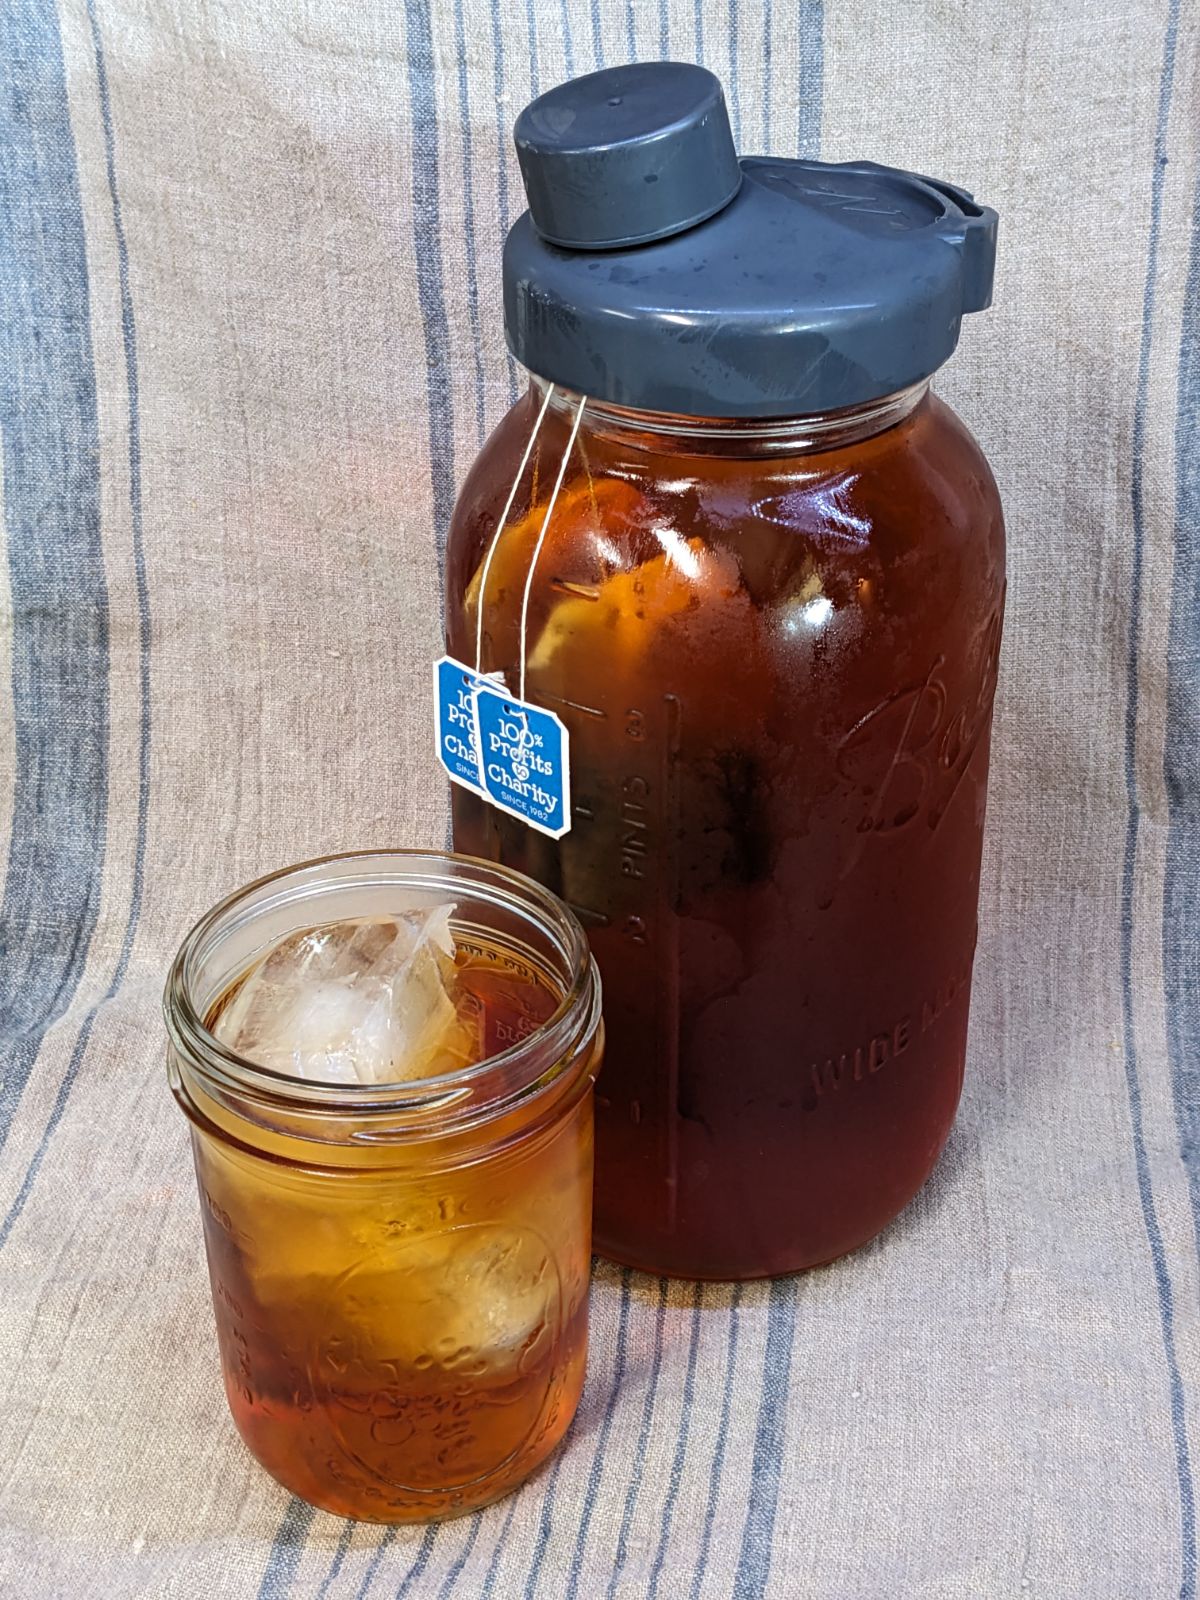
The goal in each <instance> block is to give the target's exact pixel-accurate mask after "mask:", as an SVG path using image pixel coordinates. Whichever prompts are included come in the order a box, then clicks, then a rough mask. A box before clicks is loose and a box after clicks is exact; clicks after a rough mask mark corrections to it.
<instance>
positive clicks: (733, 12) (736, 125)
mask: <svg viewBox="0 0 1200 1600" xmlns="http://www.w3.org/2000/svg"><path fill="white" fill-rule="evenodd" d="M738 31H739V18H738V0H729V83H730V87H731V89H732V92H733V105H732V106H731V107H730V110H731V111H732V112H733V137H734V141H735V143H736V144H737V147H738V149H739V150H740V149H741V148H742V86H741V81H740V77H739V74H738Z"/></svg>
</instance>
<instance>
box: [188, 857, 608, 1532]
mask: <svg viewBox="0 0 1200 1600" xmlns="http://www.w3.org/2000/svg"><path fill="white" fill-rule="evenodd" d="M166 1014H167V1023H168V1030H169V1033H170V1041H171V1042H170V1051H169V1063H170V1072H171V1082H172V1087H173V1089H174V1092H175V1095H176V1098H177V1099H178V1100H179V1102H180V1104H181V1106H182V1107H183V1109H184V1111H185V1112H186V1113H187V1116H188V1118H189V1120H190V1122H191V1124H192V1147H193V1154H194V1158H195V1166H196V1175H197V1180H198V1183H199V1188H200V1199H201V1207H202V1213H203V1220H204V1230H205V1240H206V1244H207V1251H208V1264H209V1274H210V1278H211V1281H212V1291H213V1302H214V1308H215V1312H216V1321H217V1332H218V1338H219V1343H220V1349H221V1362H222V1368H223V1371H224V1378H225V1387H226V1393H227V1395H228V1399H229V1405H230V1409H231V1411H232V1413H233V1417H234V1420H235V1422H236V1424H237V1426H238V1429H239V1431H240V1432H241V1435H242V1437H243V1439H244V1440H245V1442H246V1444H247V1445H248V1446H249V1448H250V1449H251V1451H252V1452H253V1453H254V1455H255V1456H256V1457H257V1458H258V1460H259V1461H260V1462H261V1463H262V1464H263V1465H264V1466H265V1467H266V1468H267V1470H268V1471H269V1472H271V1473H272V1474H273V1475H274V1476H275V1477H276V1478H277V1479H278V1480H279V1481H280V1482H281V1483H282V1484H284V1485H285V1487H287V1488H288V1489H290V1490H292V1491H293V1492H294V1493H296V1494H298V1495H300V1496H301V1497H302V1498H304V1499H305V1500H308V1501H310V1502H312V1503H313V1504H315V1505H318V1506H321V1507H324V1508H325V1509H327V1510H330V1511H333V1512H336V1513H338V1514H340V1515H343V1516H350V1517H356V1518H365V1519H369V1520H374V1521H383V1522H406V1521H422V1520H426V1519H430V1518H438V1517H446V1516H453V1515H457V1514H459V1513H461V1512H464V1511H469V1510H473V1509H475V1508H477V1507H479V1506H481V1505H485V1504H487V1503H488V1502H490V1501H492V1500H494V1499H496V1498H498V1497H499V1496H500V1495H503V1494H504V1493H506V1492H507V1491H509V1490H510V1489H513V1488H515V1487H516V1486H517V1485H518V1484H519V1483H520V1482H522V1480H523V1479H524V1478H526V1477H527V1476H528V1475H529V1473H530V1472H531V1471H533V1469H534V1468H535V1467H537V1465H538V1464H539V1463H540V1462H541V1461H542V1460H543V1459H544V1458H545V1457H546V1456H547V1455H548V1454H549V1453H550V1452H551V1451H552V1450H553V1449H554V1447H555V1446H556V1445H557V1444H558V1442H559V1441H560V1440H561V1438H562V1436H563V1434H564V1433H565V1431H566V1429H567V1427H568V1425H569V1424H570V1421H571V1418H572V1416H573V1415H574V1412H575V1408H576V1405H577V1403H578V1400H579V1395H580V1391H581V1389H582V1386H583V1375H584V1364H585V1359H586V1350H587V1287H588V1270H589V1257H590V1237H591V1233H590V1230H591V1180H592V1083H593V1079H594V1076H595V1072H596V1069H597V1067H598V1064H599V1059H600V1050H601V1032H600V1025H599V986H598V980H597V978H596V974H595V969H594V965H593V963H592V961H591V958H590V956H589V955H588V953H587V946H586V942H585V940H584V937H583V934H582V931H581V929H580V928H579V925H578V923H577V922H576V921H575V919H574V917H573V916H572V915H571V914H570V912H568V911H567V910H566V909H565V907H563V906H562V904H561V902H559V901H557V900H556V899H555V897H554V896H553V895H550V894H548V893H547V892H546V891H544V890H542V889H539V888H538V887H537V886H536V885H534V884H532V883H530V882H529V881H528V880H526V879H524V878H522V877H520V876H519V875H518V874H516V873H512V872H509V871H507V870H505V869H503V868H497V867H493V866H489V865H486V864H484V863H483V862H476V861H472V860H470V859H468V858H465V857H456V856H448V855H441V854H435V853H429V854H423V853H418V852H409V851H396V852H387V853H380V854H366V855H362V854H360V855H350V856H340V857H334V858H330V859H328V860H324V861H318V862H313V863H310V864H308V865H306V866H302V867H296V868H292V869H290V870H288V871H286V872H283V873H279V874H276V875H275V876H274V877H271V878H266V879H263V880H262V881H261V882H259V883H256V884H253V885H251V886H250V887H249V888H247V889H244V890H242V891H240V892H239V893H238V894H236V895H234V896H232V897H231V898H230V899H229V900H227V901H225V902H224V903H223V904H222V905H220V906H218V907H217V908H216V909H215V910H214V911H212V912H210V913H209V915H208V916H207V917H205V918H204V919H203V920H202V921H201V922H200V923H199V924H198V925H197V927H196V928H195V929H194V930H193V931H192V933H191V934H189V936H188V938H187V939H186V940H185V942H184V945H183V947H182V949H181V951H180V953H179V956H178V957H177V959H176V962H175V965H174V967H173V969H172V971H171V975H170V979H169V982H168V987H167V994H166Z"/></svg>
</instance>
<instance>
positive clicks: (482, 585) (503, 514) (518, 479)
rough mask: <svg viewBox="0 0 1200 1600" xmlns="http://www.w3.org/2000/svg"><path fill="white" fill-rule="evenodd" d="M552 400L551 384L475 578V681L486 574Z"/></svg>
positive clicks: (479, 659)
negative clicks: (476, 580)
mask: <svg viewBox="0 0 1200 1600" xmlns="http://www.w3.org/2000/svg"><path fill="white" fill-rule="evenodd" d="M553 398H554V385H553V384H549V385H548V386H547V388H546V395H545V398H544V399H543V401H542V408H541V410H540V411H539V412H538V414H537V421H536V422H535V423H534V425H533V428H532V431H531V432H530V435H529V439H528V441H527V442H526V445H525V454H524V455H523V456H522V457H521V465H520V466H519V467H518V468H517V472H516V476H515V477H514V478H513V481H512V488H511V489H510V490H509V491H508V499H507V500H506V501H505V502H504V510H503V511H502V512H501V513H500V520H499V522H497V524H496V531H495V533H493V534H492V542H491V543H490V544H489V545H488V550H487V555H486V556H485V557H484V560H483V570H482V572H481V573H480V574H479V597H478V599H477V600H476V603H475V675H476V677H480V676H481V675H482V673H483V607H484V601H485V599H486V598H487V581H488V574H489V572H491V570H492V557H493V556H494V555H495V554H496V547H497V545H498V544H499V543H500V535H501V534H502V533H503V532H504V530H505V528H506V527H507V526H508V519H509V515H510V514H511V512H512V508H513V501H514V500H515V499H516V498H517V490H518V489H519V488H520V487H521V479H522V478H523V477H524V476H525V468H526V467H527V466H528V465H529V458H530V456H531V455H532V454H533V447H534V445H535V444H536V443H537V437H538V434H539V433H540V432H541V431H542V423H543V421H544V420H545V416H546V412H547V411H548V410H549V409H550V401H551V400H552V399H553ZM550 504H551V507H552V508H553V505H554V502H553V500H551V502H550ZM542 531H543V532H544V531H545V530H544V529H543V530H542ZM523 640H524V630H522V641H523ZM521 649H522V654H521V659H522V662H524V659H525V657H524V643H523V642H522V647H521ZM522 681H524V671H523V670H522ZM522 693H524V691H523V690H522Z"/></svg>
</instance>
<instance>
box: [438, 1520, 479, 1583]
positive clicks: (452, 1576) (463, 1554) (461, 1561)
mask: <svg viewBox="0 0 1200 1600" xmlns="http://www.w3.org/2000/svg"><path fill="white" fill-rule="evenodd" d="M482 1526H483V1512H482V1511H477V1512H476V1513H475V1515H474V1516H473V1517H472V1518H471V1533H470V1537H469V1538H468V1539H467V1541H466V1543H465V1544H464V1545H463V1547H462V1549H461V1550H460V1551H459V1552H458V1555H457V1556H456V1557H455V1560H454V1565H453V1566H452V1567H451V1568H450V1571H449V1572H448V1573H447V1574H446V1580H445V1582H444V1583H443V1584H442V1587H441V1588H440V1589H439V1590H438V1600H449V1595H450V1591H451V1589H453V1587H454V1585H455V1584H456V1583H457V1582H458V1577H459V1574H460V1573H461V1572H462V1570H463V1568H464V1567H465V1566H466V1564H467V1562H468V1561H469V1560H470V1559H471V1551H472V1550H474V1548H475V1541H476V1540H477V1539H478V1538H479V1530H480V1528H481V1527H482Z"/></svg>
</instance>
